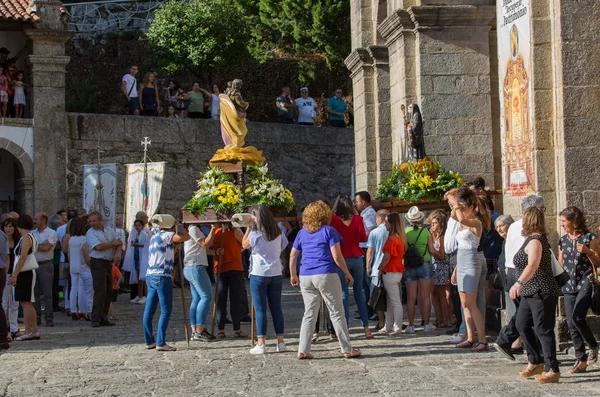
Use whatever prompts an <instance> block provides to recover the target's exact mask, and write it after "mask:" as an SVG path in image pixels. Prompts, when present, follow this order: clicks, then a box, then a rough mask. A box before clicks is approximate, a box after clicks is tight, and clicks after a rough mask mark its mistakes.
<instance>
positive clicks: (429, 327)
mask: <svg viewBox="0 0 600 397" xmlns="http://www.w3.org/2000/svg"><path fill="white" fill-rule="evenodd" d="M436 328H437V327H436V326H435V325H433V324H432V323H429V324H427V325H426V326H425V328H423V332H431V331H435V329H436Z"/></svg>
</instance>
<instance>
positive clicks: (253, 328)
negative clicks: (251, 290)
mask: <svg viewBox="0 0 600 397" xmlns="http://www.w3.org/2000/svg"><path fill="white" fill-rule="evenodd" d="M250 301H251V305H250V307H251V309H250V310H251V312H250V314H251V316H252V320H251V321H250V346H252V347H254V339H255V338H256V331H255V327H254V324H255V320H256V315H255V314H254V299H252V298H250Z"/></svg>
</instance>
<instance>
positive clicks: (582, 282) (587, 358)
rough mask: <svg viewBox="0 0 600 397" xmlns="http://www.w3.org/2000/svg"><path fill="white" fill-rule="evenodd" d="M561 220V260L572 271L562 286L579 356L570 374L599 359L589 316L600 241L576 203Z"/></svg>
mask: <svg viewBox="0 0 600 397" xmlns="http://www.w3.org/2000/svg"><path fill="white" fill-rule="evenodd" d="M560 224H561V227H562V228H563V230H564V231H565V232H566V234H565V235H564V236H562V237H561V238H560V240H559V242H558V246H559V252H558V253H559V255H558V260H559V262H560V263H561V265H562V266H563V267H564V269H565V271H566V272H567V273H568V274H569V281H568V282H567V283H566V285H565V286H564V287H563V288H562V290H563V294H564V302H565V312H566V315H567V324H568V326H569V334H571V340H572V341H573V348H574V349H575V357H576V358H577V361H575V365H573V367H572V368H571V369H570V370H569V374H577V373H581V372H585V371H586V369H587V367H588V366H589V365H593V364H595V363H596V362H598V342H597V341H596V338H595V337H594V334H593V332H592V330H591V329H590V326H589V325H588V323H587V320H586V317H587V312H588V310H589V309H590V306H591V303H592V288H593V287H592V280H594V279H595V272H594V266H597V265H598V264H600V256H599V253H600V242H599V241H598V239H597V238H596V235H595V234H593V233H590V231H589V230H588V228H587V225H586V222H585V217H584V216H583V212H581V210H580V209H579V208H577V207H567V208H565V209H564V210H562V211H561V213H560ZM586 345H587V346H588V347H589V349H590V353H589V354H588V352H587V351H586Z"/></svg>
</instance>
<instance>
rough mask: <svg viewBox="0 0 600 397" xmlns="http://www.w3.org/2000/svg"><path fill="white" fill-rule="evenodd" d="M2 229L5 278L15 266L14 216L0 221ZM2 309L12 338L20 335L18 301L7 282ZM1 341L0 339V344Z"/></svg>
mask: <svg viewBox="0 0 600 397" xmlns="http://www.w3.org/2000/svg"><path fill="white" fill-rule="evenodd" d="M2 231H3V232H4V233H5V234H6V237H8V259H9V262H8V271H7V274H6V275H7V279H10V276H11V274H12V273H13V271H14V268H15V246H16V245H17V242H18V241H19V239H20V238H21V235H20V234H19V229H18V228H17V220H16V219H14V218H8V219H6V220H5V221H4V222H3V223H2ZM2 309H3V310H4V311H6V312H7V313H8V319H7V320H8V323H9V324H10V330H9V331H10V334H11V337H12V338H13V339H15V338H16V337H18V336H21V335H22V333H21V331H19V322H18V314H19V302H17V301H16V300H15V299H13V287H12V285H10V284H8V285H7V286H6V288H5V289H4V293H3V296H2ZM2 343H3V341H0V344H2Z"/></svg>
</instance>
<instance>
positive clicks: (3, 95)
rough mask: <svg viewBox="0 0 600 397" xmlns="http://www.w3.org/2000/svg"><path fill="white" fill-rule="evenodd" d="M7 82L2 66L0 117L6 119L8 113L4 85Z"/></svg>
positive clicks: (0, 76)
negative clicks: (0, 106)
mask: <svg viewBox="0 0 600 397" xmlns="http://www.w3.org/2000/svg"><path fill="white" fill-rule="evenodd" d="M7 83H8V80H7V78H6V75H5V74H4V66H3V65H0V103H1V104H2V117H6V112H7V111H8V93H7V92H6V84H7Z"/></svg>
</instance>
